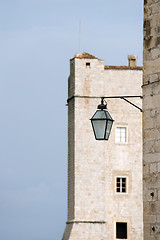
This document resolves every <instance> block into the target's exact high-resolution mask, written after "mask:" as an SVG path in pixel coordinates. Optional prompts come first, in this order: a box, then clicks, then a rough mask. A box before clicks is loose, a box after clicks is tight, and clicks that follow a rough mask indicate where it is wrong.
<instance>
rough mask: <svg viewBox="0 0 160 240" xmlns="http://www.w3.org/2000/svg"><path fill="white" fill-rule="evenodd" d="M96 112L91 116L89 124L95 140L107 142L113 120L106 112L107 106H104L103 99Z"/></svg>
mask: <svg viewBox="0 0 160 240" xmlns="http://www.w3.org/2000/svg"><path fill="white" fill-rule="evenodd" d="M97 108H98V110H97V111H96V112H95V113H94V115H93V116H92V118H91V119H90V120H91V123H92V127H93V132H94V135H95V138H96V140H108V139H109V135H110V132H111V128H112V124H113V121H114V120H113V119H112V117H111V115H110V114H109V112H108V111H107V104H104V98H102V100H101V104H99V105H98V107H97Z"/></svg>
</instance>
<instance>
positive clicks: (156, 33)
mask: <svg viewBox="0 0 160 240" xmlns="http://www.w3.org/2000/svg"><path fill="white" fill-rule="evenodd" d="M143 57H144V60H143V65H144V78H143V111H144V113H143V135H144V142H143V145H144V153H143V165H144V166H143V176H144V183H143V185H144V239H145V240H153V239H154V240H155V239H160V1H159V0H145V1H144V51H143Z"/></svg>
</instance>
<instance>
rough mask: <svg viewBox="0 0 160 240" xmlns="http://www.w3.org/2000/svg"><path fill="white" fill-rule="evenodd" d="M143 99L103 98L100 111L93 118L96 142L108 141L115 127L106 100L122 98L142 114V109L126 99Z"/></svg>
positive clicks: (122, 97) (124, 97)
mask: <svg viewBox="0 0 160 240" xmlns="http://www.w3.org/2000/svg"><path fill="white" fill-rule="evenodd" d="M137 97H138V98H142V96H116V97H102V98H101V104H99V105H98V107H97V108H98V110H97V111H96V112H95V113H94V115H93V116H92V118H91V119H90V120H91V123H92V128H93V132H94V136H95V139H96V140H108V139H109V135H110V132H111V129H112V125H113V121H114V120H113V118H112V117H111V115H110V113H109V112H108V111H107V103H105V104H104V99H105V98H120V99H123V100H124V101H126V102H128V103H129V104H131V105H132V106H134V107H136V108H138V109H139V110H140V111H141V112H142V109H141V108H140V107H138V106H136V105H135V104H134V103H132V102H130V101H129V100H127V99H126V98H137Z"/></svg>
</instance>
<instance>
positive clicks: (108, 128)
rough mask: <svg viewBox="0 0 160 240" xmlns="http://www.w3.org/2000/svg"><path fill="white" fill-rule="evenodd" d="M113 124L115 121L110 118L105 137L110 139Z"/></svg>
mask: <svg viewBox="0 0 160 240" xmlns="http://www.w3.org/2000/svg"><path fill="white" fill-rule="evenodd" d="M112 124H113V122H112V121H110V120H108V122H107V129H106V135H105V139H106V140H108V138H109V135H110V132H111V128H112Z"/></svg>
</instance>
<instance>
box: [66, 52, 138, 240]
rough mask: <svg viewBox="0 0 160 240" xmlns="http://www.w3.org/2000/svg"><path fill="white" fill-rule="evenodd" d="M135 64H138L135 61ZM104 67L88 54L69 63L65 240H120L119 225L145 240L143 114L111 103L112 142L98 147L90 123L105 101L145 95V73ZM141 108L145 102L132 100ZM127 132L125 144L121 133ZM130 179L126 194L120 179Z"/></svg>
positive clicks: (126, 105)
mask: <svg viewBox="0 0 160 240" xmlns="http://www.w3.org/2000/svg"><path fill="white" fill-rule="evenodd" d="M132 58H133V59H132ZM132 60H133V61H135V60H136V59H135V57H133V56H132V57H131V56H130V57H129V61H130V66H119V67H117V66H104V61H103V60H100V59H98V58H96V57H94V56H92V55H89V54H86V53H84V54H79V55H76V56H75V57H74V58H73V59H71V61H70V77H69V84H68V88H69V92H68V220H67V224H66V229H65V232H64V235H63V240H105V239H107V240H115V239H116V223H127V239H129V240H142V239H143V212H142V208H143V207H142V127H141V126H142V113H141V112H140V111H139V110H138V109H136V108H134V107H133V106H132V105H130V104H129V103H127V102H125V101H124V100H122V99H107V103H108V110H109V112H110V114H111V116H112V117H113V119H114V120H115V122H114V125H113V128H112V132H111V135H110V138H109V141H96V140H95V138H94V134H93V131H92V127H91V123H90V120H89V119H90V118H91V117H92V115H93V114H94V112H95V111H96V107H97V105H98V104H99V103H100V97H102V96H129V95H130V96H133V95H134V96H135V95H136V96H137V95H139V96H140V95H141V94H142V92H141V91H142V89H141V85H142V68H141V67H137V66H136V65H135V62H132ZM129 100H130V101H132V102H133V103H134V104H136V105H138V106H139V107H141V104H142V103H141V99H139V98H136V99H134V98H131V99H129ZM117 127H125V128H126V129H127V136H126V141H125V142H116V137H115V136H116V128H117ZM117 177H123V178H125V179H127V180H126V181H127V190H126V192H125V193H118V192H116V178H117Z"/></svg>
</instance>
